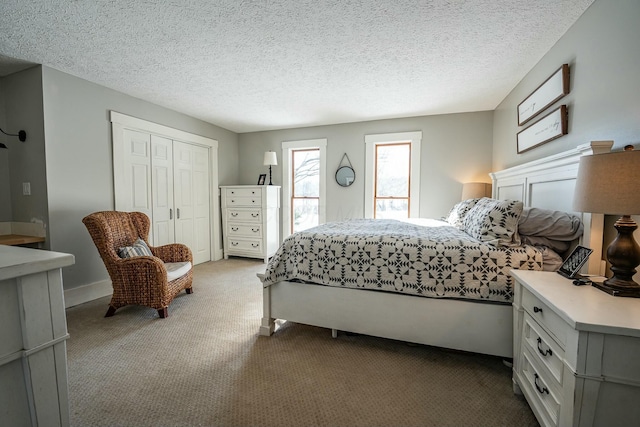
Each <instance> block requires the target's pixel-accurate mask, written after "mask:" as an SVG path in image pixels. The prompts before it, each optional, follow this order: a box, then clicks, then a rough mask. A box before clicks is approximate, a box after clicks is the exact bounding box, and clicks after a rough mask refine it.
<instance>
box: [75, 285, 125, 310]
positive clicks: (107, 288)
mask: <svg viewBox="0 0 640 427" xmlns="http://www.w3.org/2000/svg"><path fill="white" fill-rule="evenodd" d="M111 294H113V288H112V287H111V280H103V281H101V282H95V283H90V284H88V285H84V286H78V287H77V288H71V289H65V291H64V307H65V308H69V307H73V306H75V305H80V304H84V303H85V302H89V301H93V300H94V299H98V298H102V297H106V296H109V295H111Z"/></svg>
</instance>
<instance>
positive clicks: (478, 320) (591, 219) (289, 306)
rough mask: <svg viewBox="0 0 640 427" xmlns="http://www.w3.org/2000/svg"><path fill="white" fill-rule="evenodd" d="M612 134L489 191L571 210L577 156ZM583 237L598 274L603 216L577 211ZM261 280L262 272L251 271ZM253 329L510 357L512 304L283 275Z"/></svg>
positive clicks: (504, 176) (503, 176)
mask: <svg viewBox="0 0 640 427" xmlns="http://www.w3.org/2000/svg"><path fill="white" fill-rule="evenodd" d="M612 145H613V142H612V141H594V142H592V143H591V144H585V145H581V146H579V147H577V148H575V149H572V150H569V151H566V152H563V153H560V154H557V155H553V156H550V157H547V158H544V159H540V160H536V161H533V162H529V163H526V164H523V165H519V166H515V167H512V168H509V169H505V170H503V171H500V172H495V173H491V174H490V175H491V178H492V181H493V197H495V198H498V199H515V200H522V201H523V202H524V205H525V206H535V207H540V208H546V209H556V210H562V211H566V212H572V210H573V208H572V206H571V205H572V201H573V190H574V187H575V180H576V175H577V171H578V163H579V160H580V157H581V156H583V155H590V154H594V153H600V152H607V151H609V150H610V149H611V146H612ZM575 214H576V215H581V216H582V219H583V222H584V225H585V232H584V235H583V240H582V242H583V244H584V245H586V246H588V247H590V248H591V249H593V253H592V255H591V257H590V260H589V264H588V267H586V268H587V270H588V272H589V273H592V274H601V273H602V271H603V266H602V265H601V264H602V263H601V261H600V260H601V258H602V229H603V222H604V216H603V215H595V214H593V215H591V214H580V213H575ZM258 277H260V279H261V280H262V279H263V277H262V275H261V274H259V275H258ZM263 292H264V294H263V318H262V326H261V327H260V335H267V336H268V335H271V334H273V332H274V330H275V325H276V323H275V319H282V320H287V321H292V322H296V323H303V324H307V325H313V326H319V327H324V328H330V329H331V330H332V334H333V336H334V337H336V336H337V331H338V330H342V331H350V332H355V333H360V334H366V335H372V336H377V337H383V338H390V339H395V340H401V341H407V342H412V343H418V344H426V345H432V346H437V347H444V348H451V349H456V350H464V351H470V352H475V353H484V354H490V355H496V356H502V357H508V358H511V357H512V355H513V344H512V343H513V336H512V335H513V311H512V307H511V305H505V304H495V303H494V304H492V303H486V302H475V301H464V300H451V299H433V298H422V297H415V296H410V295H403V294H395V293H388V292H378V291H367V290H361V289H349V288H337V287H331V286H320V285H309V284H300V283H295V282H288V281H282V282H278V283H276V284H273V285H271V286H267V287H265V288H264V291H263Z"/></svg>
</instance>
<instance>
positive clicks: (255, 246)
mask: <svg viewBox="0 0 640 427" xmlns="http://www.w3.org/2000/svg"><path fill="white" fill-rule="evenodd" d="M251 246H253V247H254V248H257V247H258V246H260V244H259V243H252V244H251Z"/></svg>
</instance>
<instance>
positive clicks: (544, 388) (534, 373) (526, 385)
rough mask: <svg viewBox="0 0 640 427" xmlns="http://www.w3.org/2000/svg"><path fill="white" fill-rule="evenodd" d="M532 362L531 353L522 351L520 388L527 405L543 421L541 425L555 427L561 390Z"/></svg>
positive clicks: (525, 350) (559, 407)
mask: <svg viewBox="0 0 640 427" xmlns="http://www.w3.org/2000/svg"><path fill="white" fill-rule="evenodd" d="M533 360H535V357H534V356H532V354H531V352H530V351H529V350H528V349H524V351H523V352H522V361H521V367H520V368H519V369H520V372H519V374H520V378H521V380H522V381H521V387H522V388H523V389H525V390H526V391H527V394H528V395H529V397H530V400H529V403H530V404H531V406H533V407H535V411H534V412H537V413H538V415H539V416H541V417H542V418H543V420H544V421H545V422H541V424H543V425H551V426H557V425H558V421H559V418H560V410H561V406H562V389H559V388H557V387H556V386H555V384H554V380H553V379H550V378H549V373H548V372H547V371H546V370H545V369H544V368H542V367H540V366H538V365H537V364H536V363H535V362H533ZM539 421H542V420H540V419H539Z"/></svg>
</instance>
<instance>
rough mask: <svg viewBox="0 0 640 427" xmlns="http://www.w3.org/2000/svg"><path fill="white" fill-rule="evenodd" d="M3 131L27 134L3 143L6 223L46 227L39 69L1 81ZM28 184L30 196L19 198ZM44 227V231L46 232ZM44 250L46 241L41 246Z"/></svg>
mask: <svg viewBox="0 0 640 427" xmlns="http://www.w3.org/2000/svg"><path fill="white" fill-rule="evenodd" d="M2 86H3V92H4V104H5V105H4V108H5V118H6V127H7V129H6V130H7V131H9V132H10V133H18V131H19V130H21V129H23V130H25V131H26V132H27V139H26V141H25V142H24V143H23V142H20V141H19V140H18V138H17V137H10V138H8V139H7V141H6V145H7V146H8V147H9V150H4V151H5V153H3V154H4V155H6V156H7V157H8V170H9V175H10V179H9V185H10V196H11V199H10V200H11V202H10V203H11V204H10V206H11V214H10V218H8V219H7V221H17V222H38V223H42V224H44V225H45V227H46V225H47V224H48V212H47V181H46V177H45V170H46V164H45V151H44V125H43V117H44V115H43V114H44V113H43V106H42V70H41V67H33V68H29V69H27V70H24V71H21V72H19V73H14V74H11V75H9V76H6V77H4V78H2ZM23 182H29V183H30V184H31V195H30V196H23V195H22V183H23ZM48 231H49V230H48V227H47V232H48ZM44 246H45V248H48V247H49V246H48V241H47V243H46V244H45V245H44Z"/></svg>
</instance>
